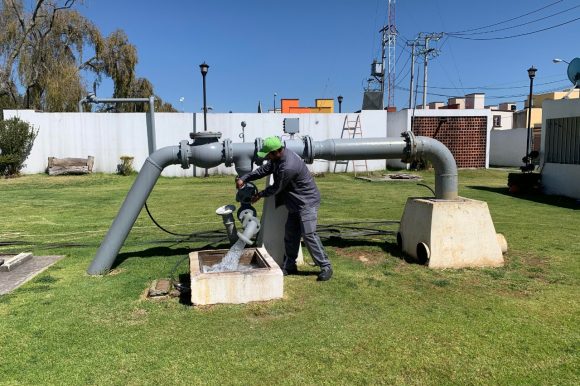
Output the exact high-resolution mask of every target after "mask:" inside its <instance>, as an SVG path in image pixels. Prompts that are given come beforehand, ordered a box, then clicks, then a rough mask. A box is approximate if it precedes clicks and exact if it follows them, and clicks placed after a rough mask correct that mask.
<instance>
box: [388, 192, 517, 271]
mask: <svg viewBox="0 0 580 386" xmlns="http://www.w3.org/2000/svg"><path fill="white" fill-rule="evenodd" d="M397 239H398V242H399V244H400V245H401V247H402V249H403V252H404V253H406V254H408V255H409V256H412V257H414V258H416V259H418V260H419V261H424V262H426V263H427V265H428V266H429V268H468V267H499V266H502V265H503V262H504V260H503V255H502V249H506V250H507V245H505V246H502V245H500V242H499V241H498V235H497V234H496V233H495V227H494V225H493V221H492V219H491V215H490V213H489V208H488V206H487V203H485V202H483V201H477V200H470V199H467V198H463V197H459V199H457V200H438V199H428V198H409V199H408V200H407V204H406V205H405V210H404V212H403V217H402V219H401V225H400V228H399V234H398V237H397ZM499 239H501V238H499ZM504 240H505V239H504Z"/></svg>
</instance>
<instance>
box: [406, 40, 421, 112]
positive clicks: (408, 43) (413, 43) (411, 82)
mask: <svg viewBox="0 0 580 386" xmlns="http://www.w3.org/2000/svg"><path fill="white" fill-rule="evenodd" d="M418 45H419V42H418V40H417V39H415V40H413V41H412V42H407V46H409V47H411V77H410V81H409V109H411V108H413V84H414V81H415V49H416V48H417V46H418Z"/></svg>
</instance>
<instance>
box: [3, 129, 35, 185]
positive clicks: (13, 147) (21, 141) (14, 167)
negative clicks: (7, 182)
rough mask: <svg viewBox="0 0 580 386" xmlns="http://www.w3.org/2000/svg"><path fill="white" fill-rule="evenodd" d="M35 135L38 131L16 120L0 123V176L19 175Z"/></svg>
mask: <svg viewBox="0 0 580 386" xmlns="http://www.w3.org/2000/svg"><path fill="white" fill-rule="evenodd" d="M37 135H38V131H35V130H34V128H33V127H32V126H30V125H29V124H28V123H27V122H24V121H21V120H20V119H18V118H12V119H8V120H5V121H4V120H1V121H0V176H3V177H14V176H17V175H18V174H19V173H20V170H22V168H23V167H24V161H26V158H28V156H29V155H30V150H32V145H33V144H34V140H35V139H36V136H37Z"/></svg>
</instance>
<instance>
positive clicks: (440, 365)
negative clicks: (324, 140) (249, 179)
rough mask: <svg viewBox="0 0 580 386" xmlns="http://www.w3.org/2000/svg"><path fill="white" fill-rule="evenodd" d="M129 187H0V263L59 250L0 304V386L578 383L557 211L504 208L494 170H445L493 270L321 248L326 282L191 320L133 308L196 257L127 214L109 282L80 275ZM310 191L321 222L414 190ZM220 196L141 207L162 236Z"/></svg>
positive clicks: (343, 187) (23, 183)
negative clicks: (485, 244) (467, 201)
mask: <svg viewBox="0 0 580 386" xmlns="http://www.w3.org/2000/svg"><path fill="white" fill-rule="evenodd" d="M423 175H424V177H425V180H426V182H427V183H428V184H431V185H432V184H433V180H434V176H433V174H432V173H429V172H426V173H423ZM133 181H134V177H120V176H113V175H100V174H96V175H91V176H78V177H47V176H44V175H35V176H25V177H22V178H17V179H10V180H0V242H4V243H5V244H4V245H5V246H4V247H1V248H0V253H8V252H22V251H32V252H33V253H34V254H35V255H53V254H62V255H66V258H64V259H63V260H61V261H60V262H58V263H57V264H56V265H54V266H52V267H51V268H50V269H48V270H47V271H45V272H44V273H42V274H41V275H39V276H37V277H36V278H35V279H34V280H32V281H30V282H28V283H27V284H25V285H24V286H22V287H20V288H19V289H17V290H15V291H14V292H12V293H11V294H9V295H4V296H0V384H35V385H45V384H75V385H76V384H97V385H103V384H123V385H125V384H131V385H166V384H207V383H209V384H271V383H284V384H319V383H331V384H420V385H424V384H503V385H511V384H526V385H527V384H565V385H577V384H580V358H579V353H580V312H579V311H580V307H579V304H578V299H579V295H580V291H579V279H580V263H579V262H580V211H579V209H580V204H579V203H578V202H576V201H574V200H568V199H564V198H558V197H542V196H540V197H512V196H509V195H507V194H506V193H507V189H506V181H507V172H505V171H498V170H465V171H461V172H460V179H459V181H460V194H461V195H462V196H465V197H469V198H473V199H478V200H483V201H486V202H487V203H488V204H489V207H490V210H491V214H492V218H493V220H494V223H495V226H496V230H497V232H501V233H503V234H504V235H505V236H506V238H507V241H508V244H509V248H510V249H509V252H508V254H507V255H506V256H505V258H506V264H505V267H503V268H498V269H462V270H445V271H436V270H430V269H428V268H426V267H424V266H421V265H417V264H409V263H407V262H405V260H404V259H402V258H401V256H400V253H399V252H398V251H397V249H396V247H395V244H396V243H395V239H394V237H387V238H383V239H379V238H374V239H371V240H368V242H365V243H360V242H357V243H348V242H344V243H331V244H328V245H327V251H328V253H329V256H330V258H331V260H332V261H333V264H334V267H335V276H334V277H333V279H332V280H331V281H329V282H325V283H320V282H316V281H315V278H316V276H291V277H288V278H286V279H285V283H284V284H285V295H284V299H283V300H279V301H271V302H265V303H253V304H247V305H219V306H211V307H200V308H196V307H191V306H187V305H184V304H182V303H180V302H179V300H178V299H171V300H168V301H164V302H153V301H148V300H143V299H142V294H143V292H144V290H145V289H146V288H147V287H148V286H149V285H150V283H151V282H152V280H154V279H157V278H163V277H168V276H169V273H170V271H171V270H172V268H173V267H174V266H175V264H176V263H177V262H178V261H179V260H181V259H182V258H183V256H185V255H186V254H187V253H188V251H189V250H190V249H191V248H196V247H200V246H201V244H200V243H183V242H182V243H175V242H174V240H175V239H176V238H175V237H170V236H168V235H167V234H164V233H161V232H160V231H159V230H158V229H157V228H156V227H155V226H154V225H153V224H152V223H151V221H150V220H149V218H148V217H147V215H146V213H145V212H144V211H143V212H142V213H141V215H140V217H139V219H138V220H137V222H136V224H135V227H134V228H133V230H132V232H131V234H130V235H129V238H128V239H127V242H126V244H125V246H124V248H123V249H122V250H121V254H120V256H119V258H118V261H119V264H118V265H116V266H115V268H114V270H113V272H112V274H110V275H107V276H103V277H91V276H88V275H87V274H86V269H87V268H88V265H89V264H90V262H91V260H92V258H93V257H94V255H95V252H96V249H97V247H98V245H99V243H100V242H101V240H102V238H103V236H104V234H105V232H106V231H107V229H108V227H109V225H110V224H111V222H112V220H113V218H114V216H115V215H116V213H117V210H118V209H119V207H120V205H121V202H122V200H123V199H124V197H125V194H126V193H127V191H128V190H129V188H130V185H131V184H132V182H133ZM317 183H318V185H319V187H320V190H321V192H322V197H323V202H322V206H321V211H320V219H319V220H320V223H322V224H326V223H333V222H340V221H349V220H352V219H368V220H382V219H391V220H399V219H400V216H401V214H402V212H403V207H404V203H405V201H406V199H407V197H409V196H428V195H430V192H429V191H428V190H427V189H426V188H424V187H421V186H417V185H416V184H414V183H390V184H387V183H368V182H363V181H358V180H354V179H353V178H352V176H350V175H326V176H323V177H320V178H317ZM234 194H235V191H234V181H233V178H231V177H211V178H208V179H205V180H204V179H184V178H181V179H180V178H162V179H161V180H160V181H159V183H158V184H157V186H156V187H155V189H154V190H153V193H152V195H151V197H150V199H149V207H150V209H151V211H152V213H153V215H154V216H155V217H156V219H157V220H158V221H159V222H160V223H161V224H162V225H163V226H165V227H167V228H169V229H170V230H172V231H176V232H180V233H188V232H192V231H202V230H211V229H221V228H222V226H223V225H222V222H221V219H220V218H219V217H218V216H216V215H215V213H214V211H215V209H216V208H217V207H219V206H221V205H224V204H229V203H234V202H233V201H234ZM474 237H477V235H474ZM6 242H19V243H29V244H28V245H15V244H13V245H6ZM361 256H364V259H362V260H366V261H365V262H363V261H361V259H360V257H361ZM304 269H306V270H314V269H313V268H311V267H309V266H308V267H306V268H304ZM187 271H188V267H187V265H186V264H183V265H181V266H179V268H178V271H177V273H178V274H185V273H187Z"/></svg>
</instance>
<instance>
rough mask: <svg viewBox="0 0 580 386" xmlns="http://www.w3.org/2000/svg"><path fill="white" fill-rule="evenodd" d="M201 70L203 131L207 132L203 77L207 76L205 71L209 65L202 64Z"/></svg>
mask: <svg viewBox="0 0 580 386" xmlns="http://www.w3.org/2000/svg"><path fill="white" fill-rule="evenodd" d="M199 69H200V70H201V76H202V77H203V131H207V102H206V98H205V76H206V75H207V70H208V69H209V65H208V64H206V63H205V62H203V63H202V64H200V65H199Z"/></svg>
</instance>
